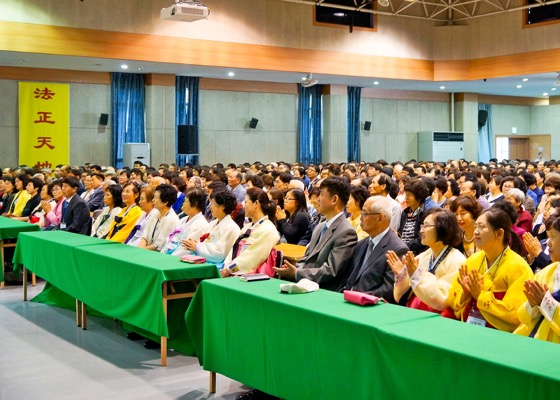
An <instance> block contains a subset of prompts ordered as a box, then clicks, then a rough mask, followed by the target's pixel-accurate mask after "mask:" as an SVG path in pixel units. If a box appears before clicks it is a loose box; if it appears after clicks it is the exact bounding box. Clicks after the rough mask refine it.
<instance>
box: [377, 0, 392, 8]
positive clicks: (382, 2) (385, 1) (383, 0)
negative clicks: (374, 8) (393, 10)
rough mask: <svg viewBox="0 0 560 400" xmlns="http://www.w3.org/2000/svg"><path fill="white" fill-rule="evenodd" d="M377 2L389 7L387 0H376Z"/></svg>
mask: <svg viewBox="0 0 560 400" xmlns="http://www.w3.org/2000/svg"><path fill="white" fill-rule="evenodd" d="M377 4H379V5H380V6H381V7H389V4H390V3H389V0H377Z"/></svg>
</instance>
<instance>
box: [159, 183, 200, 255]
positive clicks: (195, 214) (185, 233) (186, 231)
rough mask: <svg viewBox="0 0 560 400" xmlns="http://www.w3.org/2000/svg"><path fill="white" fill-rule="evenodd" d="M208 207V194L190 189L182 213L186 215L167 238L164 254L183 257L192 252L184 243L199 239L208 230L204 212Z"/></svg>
mask: <svg viewBox="0 0 560 400" xmlns="http://www.w3.org/2000/svg"><path fill="white" fill-rule="evenodd" d="M205 206H206V194H205V193H204V192H203V191H202V189H199V188H198V189H190V190H189V191H188V192H187V194H186V195H185V201H184V202H183V208H182V211H183V213H184V214H185V215H186V217H185V218H183V219H181V220H180V221H179V224H178V225H177V226H176V227H175V229H174V230H173V232H171V234H170V235H169V237H168V238H167V242H166V244H165V245H164V246H163V248H162V249H161V252H162V253H166V254H172V255H174V256H178V257H181V256H183V255H186V254H190V253H191V252H190V251H189V250H187V249H186V248H185V247H184V245H183V242H185V243H186V241H187V239H191V238H192V239H199V238H200V237H201V236H202V235H203V234H204V232H206V231H207V229H208V221H206V218H204V215H203V214H202V211H204V207H205Z"/></svg>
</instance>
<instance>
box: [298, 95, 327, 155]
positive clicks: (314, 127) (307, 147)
mask: <svg viewBox="0 0 560 400" xmlns="http://www.w3.org/2000/svg"><path fill="white" fill-rule="evenodd" d="M298 89H299V96H298V161H299V162H301V163H304V164H317V163H320V162H321V157H322V140H323V127H322V110H323V101H322V92H323V86H322V85H315V86H311V87H308V88H306V87H303V86H301V84H298Z"/></svg>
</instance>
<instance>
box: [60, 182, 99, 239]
mask: <svg viewBox="0 0 560 400" xmlns="http://www.w3.org/2000/svg"><path fill="white" fill-rule="evenodd" d="M79 187H80V182H79V181H78V179H77V178H74V177H66V178H64V180H63V181H62V194H63V195H64V198H65V200H63V201H62V211H61V216H60V224H59V225H58V227H57V228H56V229H59V230H63V231H67V232H73V233H80V234H82V235H88V236H89V234H90V232H91V217H90V215H89V209H88V207H87V204H86V202H85V201H84V200H83V199H82V198H81V197H80V196H79V195H78V188H79Z"/></svg>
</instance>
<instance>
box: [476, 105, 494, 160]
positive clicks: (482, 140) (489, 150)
mask: <svg viewBox="0 0 560 400" xmlns="http://www.w3.org/2000/svg"><path fill="white" fill-rule="evenodd" d="M478 109H479V110H485V111H486V112H488V118H487V119H486V125H484V126H483V127H481V128H479V129H478V162H484V163H487V162H489V161H490V159H491V158H493V157H494V154H495V153H494V135H493V134H492V104H479V105H478Z"/></svg>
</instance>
